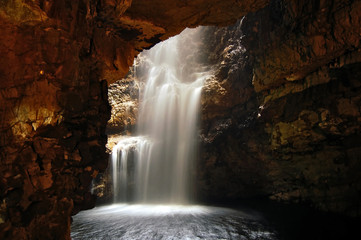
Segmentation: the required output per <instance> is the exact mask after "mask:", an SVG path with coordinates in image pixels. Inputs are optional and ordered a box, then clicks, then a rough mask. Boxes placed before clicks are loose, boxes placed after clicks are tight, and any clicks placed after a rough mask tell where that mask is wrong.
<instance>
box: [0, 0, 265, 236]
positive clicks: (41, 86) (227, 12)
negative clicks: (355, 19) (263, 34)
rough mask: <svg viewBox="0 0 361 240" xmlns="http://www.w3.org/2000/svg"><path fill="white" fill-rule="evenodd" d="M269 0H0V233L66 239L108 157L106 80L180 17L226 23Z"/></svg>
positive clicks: (172, 29)
mask: <svg viewBox="0 0 361 240" xmlns="http://www.w3.org/2000/svg"><path fill="white" fill-rule="evenodd" d="M267 2H268V1H267V0H257V1H246V0H244V1H238V0H228V1H220V0H212V1H205V0H197V1H183V0H182V1H181V0H177V1H161V0H157V1H146V0H133V1H131V0H75V1H74V0H14V1H13V0H11V1H10V0H3V1H1V3H0V52H1V58H0V78H1V81H0V238H1V239H69V238H70V234H69V233H70V222H71V217H70V216H71V214H75V213H76V212H78V211H79V210H81V209H86V208H89V207H92V206H93V204H94V197H93V196H92V195H91V194H90V193H89V185H90V183H91V180H92V179H93V178H94V177H95V176H96V175H97V173H98V172H99V171H103V170H104V169H105V168H106V165H107V161H108V158H107V155H106V153H105V152H106V150H105V144H106V135H105V128H106V123H107V120H108V118H109V117H110V108H109V105H108V100H107V83H112V82H114V81H115V80H118V79H121V78H122V77H124V75H125V74H126V73H127V72H128V69H129V66H130V65H131V64H132V63H133V59H134V56H136V55H137V53H138V52H139V51H141V50H142V49H144V48H149V47H151V46H152V45H154V44H155V43H156V42H159V41H160V40H163V39H166V38H168V37H170V36H172V35H175V34H177V33H179V32H180V31H181V30H182V29H184V28H185V27H186V26H196V25H198V24H215V25H217V24H229V23H231V22H234V21H235V20H236V19H238V18H240V17H241V16H243V15H244V14H246V13H247V12H250V11H256V10H258V9H260V8H262V7H264V6H265V5H266V4H267Z"/></svg>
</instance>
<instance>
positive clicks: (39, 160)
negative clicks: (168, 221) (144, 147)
mask: <svg viewBox="0 0 361 240" xmlns="http://www.w3.org/2000/svg"><path fill="white" fill-rule="evenodd" d="M360 16H361V1H358V0H335V1H320V0H317V1H311V0H299V1H296V0H291V1H286V0H256V1H249V0H224V1H220V0H211V1H205V0H196V1H183V0H174V1H164V0H154V1H146V0H76V1H72V0H13V1H11V0H4V1H1V3H0V36H1V37H0V50H1V56H2V57H1V58H0V77H1V81H0V117H1V118H0V239H71V224H72V216H75V217H74V218H76V216H78V215H79V214H81V213H84V212H86V211H84V210H87V209H92V208H94V206H95V205H96V204H98V205H99V204H102V203H104V202H107V201H109V199H107V198H109V195H107V194H104V191H103V192H102V190H101V189H100V190H99V189H96V190H94V189H92V187H91V186H92V185H93V187H94V181H99V178H100V177H102V176H106V174H107V171H109V166H108V165H109V164H108V162H109V155H110V150H109V148H111V147H113V145H115V144H116V141H117V139H116V138H113V139H112V138H111V137H110V138H109V140H108V136H115V135H116V134H122V135H129V134H132V133H134V129H135V128H137V125H138V123H137V119H136V111H132V112H131V113H130V114H129V113H127V114H125V115H124V111H123V110H121V107H120V110H121V111H118V112H116V111H117V108H116V107H115V105H117V104H119V102H118V103H115V101H113V100H112V99H115V98H117V99H121V101H123V100H124V99H125V100H126V101H128V100H127V98H129V97H130V98H134V99H136V100H137V99H138V96H137V94H138V92H139V91H138V89H137V88H136V87H134V82H135V80H134V67H132V66H133V64H134V62H137V61H138V60H139V59H140V58H141V56H142V54H143V52H145V51H147V50H150V51H151V50H152V49H154V48H156V47H157V46H159V44H157V43H163V42H165V41H166V40H167V39H171V38H172V37H173V36H179V34H181V33H182V32H183V30H184V29H186V28H190V29H200V31H201V36H202V37H201V40H200V42H201V46H200V48H199V49H200V50H199V51H198V50H197V51H198V52H199V54H200V55H201V57H202V61H203V62H202V64H204V63H206V64H207V66H209V67H211V68H212V77H210V78H208V79H207V80H205V81H204V85H203V87H202V93H201V96H200V99H199V102H200V109H199V112H200V113H199V114H200V119H199V122H200V123H199V125H200V129H199V130H195V131H193V133H194V134H196V136H195V137H193V138H197V139H198V142H199V151H198V153H197V154H198V156H199V158H198V160H197V161H196V163H195V164H196V166H195V169H197V170H196V175H195V176H194V179H193V181H194V185H195V190H194V191H193V193H194V198H196V199H197V201H198V202H199V203H202V204H208V205H215V206H227V207H231V206H234V207H236V208H239V207H240V206H241V205H242V206H245V205H246V206H249V207H251V208H252V209H258V210H259V211H261V212H262V211H263V214H265V215H266V218H267V217H268V220H269V221H270V222H271V223H272V222H276V223H277V224H278V225H277V226H278V228H277V231H279V233H278V234H280V236H279V237H278V238H275V239H341V238H346V239H347V238H350V237H351V235H352V234H353V233H356V232H357V226H359V224H360V217H361V204H360V203H361V177H360V170H361V159H360V158H361V128H360V123H361V109H360V106H361V92H360V91H361V72H360V69H361V68H360V66H361V53H360V46H361V28H360V26H361V18H360ZM199 26H201V27H199ZM184 45H186V44H184ZM137 56H138V57H137ZM140 60H141V59H140ZM108 97H109V98H108ZM137 101H138V100H137ZM118 110H119V109H118ZM113 141H114V142H113ZM107 148H108V149H107ZM92 183H93V184H92ZM103 190H104V189H103ZM168 191H169V190H168ZM159 211H161V210H159ZM281 212H283V213H282V214H281ZM296 213H297V215H296ZM77 214H78V215H77ZM120 214H121V213H120ZM227 214H229V215H232V214H233V213H232V212H227ZM281 218H283V220H280V219H281ZM319 222H323V223H324V225H319ZM292 224H295V225H297V227H295V226H294V225H292ZM252 226H253V225H252ZM253 227H255V226H253ZM255 228H257V226H256V227H255ZM306 228H307V229H306ZM311 230H315V231H316V232H317V233H316V234H315V235H312V234H311ZM289 232H293V233H292V234H293V235H292V234H291V235H289ZM282 234H284V235H282ZM104 239H107V238H104ZM110 239H112V238H110ZM154 239H157V238H154ZM160 239H161V238H160ZM176 239H178V238H176ZM179 239H181V238H179ZM230 239H232V238H230ZM235 239H237V238H235ZM244 239H247V238H244ZM249 239H253V238H249ZM255 239H257V238H255ZM258 239H273V238H262V236H259V238H258Z"/></svg>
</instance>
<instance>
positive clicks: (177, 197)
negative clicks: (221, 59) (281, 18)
mask: <svg viewBox="0 0 361 240" xmlns="http://www.w3.org/2000/svg"><path fill="white" fill-rule="evenodd" d="M198 47H199V42H198V32H197V30H196V29H192V30H190V29H187V30H185V31H184V32H183V33H181V34H180V35H178V36H176V37H173V38H171V39H169V40H167V41H165V42H162V43H160V44H158V45H156V46H155V47H153V48H152V49H151V50H149V51H146V52H143V53H142V54H141V55H140V56H139V58H140V59H143V61H142V62H141V63H140V64H139V65H138V66H136V67H135V69H136V76H137V77H138V78H139V79H143V80H144V81H145V86H144V89H143V91H142V92H141V99H140V111H139V116H138V129H137V134H138V136H144V137H135V138H134V137H132V138H130V139H129V140H123V141H121V142H119V143H118V145H117V146H116V147H115V148H114V149H113V153H112V166H113V168H112V169H113V173H112V175H113V184H114V201H115V202H122V201H123V202H124V201H125V200H127V199H129V197H128V196H127V194H128V193H129V191H128V190H127V189H128V188H129V185H130V183H129V182H130V181H131V182H134V184H133V186H134V192H133V195H134V196H132V197H131V198H132V199H135V200H136V201H137V202H145V203H178V204H179V203H181V204H186V203H189V201H190V199H191V192H192V188H191V186H192V178H193V172H192V171H193V164H194V163H195V160H196V157H197V125H198V118H199V106H200V96H201V90H202V86H203V82H204V80H205V79H206V78H207V77H208V76H209V71H207V70H204V68H203V67H202V66H201V65H200V64H198V58H197V51H198ZM145 139H146V140H145ZM130 151H133V152H134V168H132V169H131V168H129V166H128V164H129V161H130V154H129V152H130ZM130 169H131V170H132V171H133V172H134V174H133V175H132V174H131V173H130V172H129V170H130ZM131 175H132V176H131ZM129 178H131V180H130V179H129Z"/></svg>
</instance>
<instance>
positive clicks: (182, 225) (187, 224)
mask: <svg viewBox="0 0 361 240" xmlns="http://www.w3.org/2000/svg"><path fill="white" fill-rule="evenodd" d="M203 28H204V27H198V28H196V29H186V30H184V31H183V32H182V33H180V34H179V35H177V36H175V37H172V38H170V39H168V40H166V41H164V42H161V43H158V44H157V45H156V46H154V47H153V48H152V49H150V50H148V51H145V52H143V53H141V54H140V55H139V56H138V58H137V59H136V60H135V63H134V65H133V67H132V71H131V73H130V74H129V75H128V78H131V79H132V81H133V82H132V83H131V84H129V82H127V81H126V83H125V84H126V86H127V89H124V86H123V83H122V80H120V81H119V82H118V83H116V86H117V87H119V86H120V87H119V88H118V89H117V90H118V91H115V92H114V95H112V94H113V92H111V94H110V96H109V100H110V102H113V104H112V105H113V106H112V107H113V109H112V112H113V113H115V112H118V113H119V112H121V114H122V115H121V116H119V118H117V116H112V117H111V121H110V124H109V125H111V126H109V128H110V127H113V129H111V131H110V130H109V129H108V131H109V132H112V133H114V132H115V130H114V125H115V124H119V123H120V124H119V125H121V127H120V128H119V129H118V133H117V134H114V135H109V136H108V138H109V142H112V141H116V142H115V143H114V144H115V145H114V146H113V148H112V152H111V157H110V163H109V167H108V170H107V171H106V174H105V175H103V179H102V180H103V181H102V182H96V181H95V182H94V183H93V184H94V185H95V186H93V188H95V189H96V191H97V193H101V194H105V195H108V196H104V195H103V196H101V198H102V199H103V204H105V205H101V206H99V207H97V208H95V209H92V210H87V211H85V212H81V213H79V214H78V215H76V216H74V217H73V219H74V221H73V224H72V235H71V236H72V239H84V238H87V239H89V238H94V239H107V238H110V239H174V238H175V239H198V238H200V237H201V238H203V239H211V238H212V239H214V238H215V239H239V238H242V237H243V238H246V239H260V238H261V239H276V232H275V231H274V230H273V229H271V228H270V227H269V226H267V225H266V224H265V223H264V222H263V220H262V218H260V217H259V216H258V215H257V214H250V213H248V212H246V211H237V210H235V209H230V208H224V207H212V206H207V205H199V200H197V199H196V196H197V192H196V191H197V187H196V185H197V183H196V180H195V179H196V178H197V177H196V174H197V170H196V165H197V162H198V159H197V158H198V152H199V151H198V145H199V142H200V139H199V136H198V133H199V131H200V130H199V121H200V115H201V114H200V108H201V92H202V88H203V86H204V84H205V82H206V81H210V79H211V78H214V72H215V71H214V69H213V68H212V65H211V64H209V62H208V59H204V58H203V59H202V55H204V53H202V49H201V48H202V45H203V48H204V45H205V43H204V42H205V36H204V35H205V30H204V29H203ZM203 51H204V49H203ZM135 85H136V88H139V92H138V94H135V96H133V97H135V99H134V98H133V99H132V98H131V96H130V94H129V93H130V92H131V90H132V89H131V88H134V87H135ZM124 92H126V93H128V94H129V95H128V96H122V97H120V98H116V96H118V95H119V94H124ZM127 97H129V99H128V100H131V102H129V101H125V98H127ZM114 100H115V101H114ZM130 107H132V111H131V109H130ZM135 108H137V109H139V110H136V111H134V110H135ZM134 112H138V114H137V115H135V114H134ZM131 118H132V119H131ZM132 123H133V124H134V123H136V124H134V125H135V127H132V128H129V126H128V125H129V124H132ZM124 133H125V134H126V135H122V134H124ZM107 200H108V201H107ZM248 211H250V210H248ZM220 225H221V226H222V227H220Z"/></svg>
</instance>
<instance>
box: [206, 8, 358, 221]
mask: <svg viewBox="0 0 361 240" xmlns="http://www.w3.org/2000/svg"><path fill="white" fill-rule="evenodd" d="M359 3H360V2H358V1H334V2H332V3H331V2H327V1H321V2H319V1H317V3H315V2H314V1H287V2H286V1H271V3H270V5H269V6H268V7H266V8H264V9H262V10H261V11H259V12H257V13H254V14H249V15H247V16H246V17H245V18H244V19H243V20H242V21H241V22H240V23H239V24H238V25H235V26H233V27H229V28H224V29H219V30H216V31H214V33H213V37H214V38H215V39H216V40H215V42H219V43H221V44H218V48H217V47H215V46H216V45H215V44H214V43H212V42H210V45H209V49H212V51H214V49H216V53H217V54H216V55H217V56H219V59H218V60H217V62H218V69H219V71H218V74H217V75H216V78H215V79H213V80H212V81H210V82H208V84H207V85H206V88H205V92H204V102H203V129H202V141H203V145H204V147H203V149H204V150H203V158H202V160H201V162H200V163H199V169H200V175H199V182H200V192H201V197H203V198H204V199H217V200H225V198H224V196H226V198H227V199H228V200H229V199H238V198H246V197H252V196H268V197H270V198H272V199H277V200H280V201H292V202H303V203H307V204H310V205H312V206H314V207H316V208H319V209H322V210H324V211H332V212H338V213H342V214H348V215H352V216H359V215H360V214H361V205H360V200H361V199H360V198H361V196H360V190H361V179H360V177H359V171H360V168H361V161H360V160H361V159H360V156H361V155H360V153H361V152H360V150H361V146H360V139H361V135H360V134H361V132H360V130H361V129H360V120H361V118H360V107H359V106H360V99H361V98H360V96H361V95H360V94H361V92H360V90H361V88H360V86H361V79H360V70H358V69H359V68H360V60H361V58H360V50H359V44H360V35H359V30H360V28H359V26H360V24H361V22H360V18H359V13H358V12H359V11H360V10H361V8H360V6H359ZM351 25H352V26H351ZM356 28H357V29H356ZM210 34H212V33H211V32H210ZM225 39H228V40H227V41H224V40H225Z"/></svg>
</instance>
